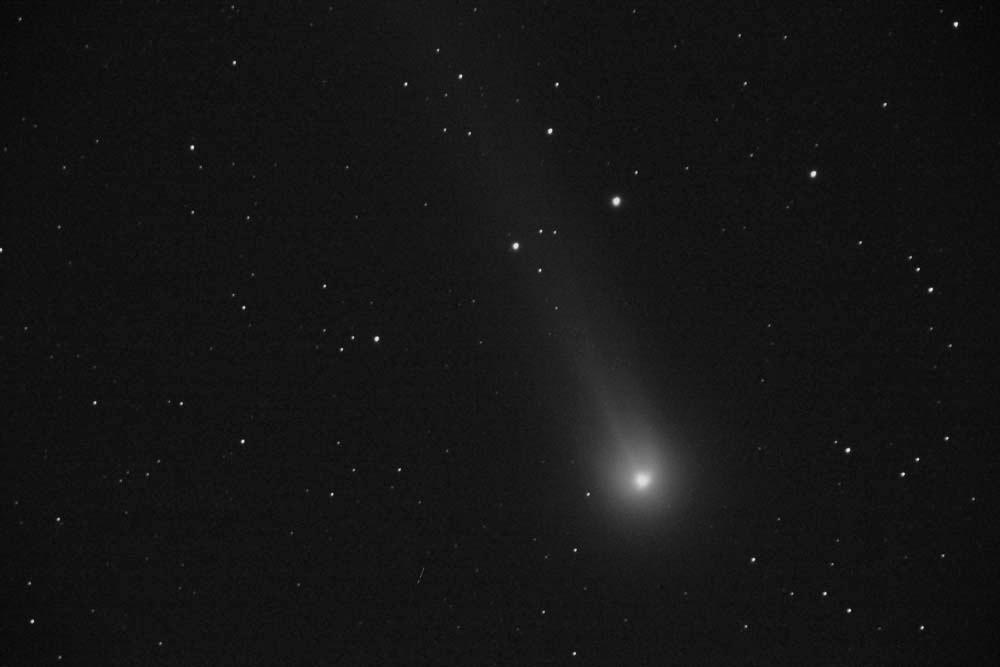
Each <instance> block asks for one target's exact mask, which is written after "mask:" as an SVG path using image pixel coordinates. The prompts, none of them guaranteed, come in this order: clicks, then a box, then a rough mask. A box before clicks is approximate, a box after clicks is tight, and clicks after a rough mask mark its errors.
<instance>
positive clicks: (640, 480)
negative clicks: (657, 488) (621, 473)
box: [635, 472, 653, 490]
mask: <svg viewBox="0 0 1000 667" xmlns="http://www.w3.org/2000/svg"><path fill="white" fill-rule="evenodd" d="M652 481H653V476H652V475H650V474H649V473H648V472H637V473H636V474H635V488H637V489H640V490H641V489H645V488H646V487H647V486H649V483H650V482H652Z"/></svg>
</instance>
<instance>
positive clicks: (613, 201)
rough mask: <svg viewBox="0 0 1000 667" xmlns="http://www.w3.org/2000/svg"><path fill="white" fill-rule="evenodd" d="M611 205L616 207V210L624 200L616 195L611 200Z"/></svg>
mask: <svg viewBox="0 0 1000 667" xmlns="http://www.w3.org/2000/svg"><path fill="white" fill-rule="evenodd" d="M611 205H612V206H614V207H615V208H618V207H619V206H621V205H622V198H621V197H619V196H618V195H615V196H614V197H612V198H611Z"/></svg>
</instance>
